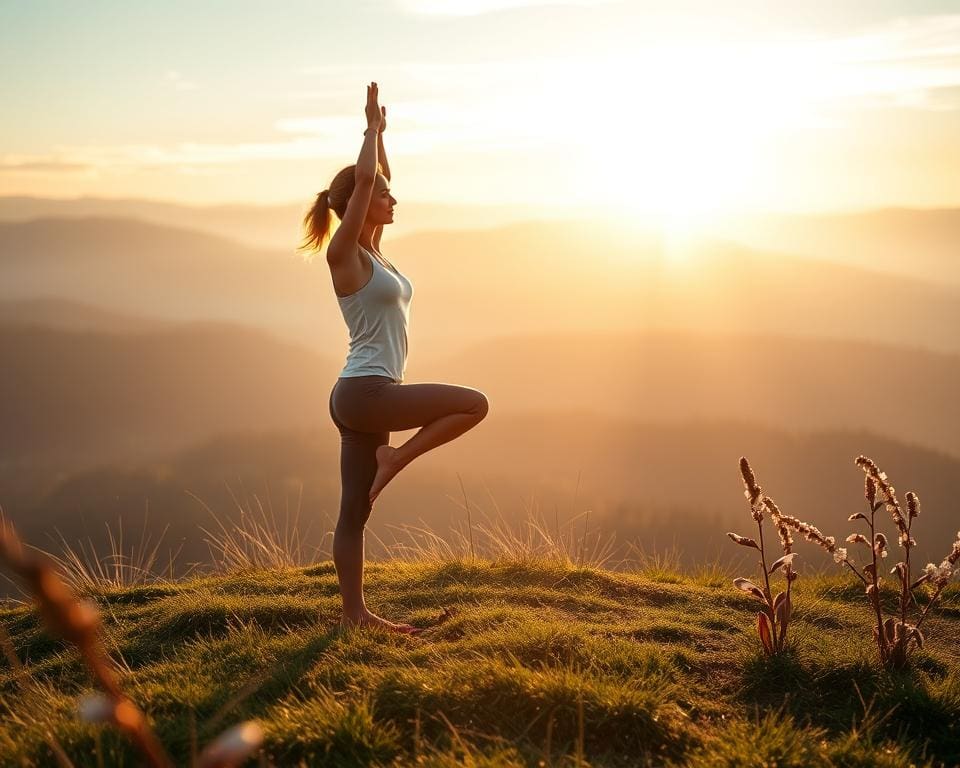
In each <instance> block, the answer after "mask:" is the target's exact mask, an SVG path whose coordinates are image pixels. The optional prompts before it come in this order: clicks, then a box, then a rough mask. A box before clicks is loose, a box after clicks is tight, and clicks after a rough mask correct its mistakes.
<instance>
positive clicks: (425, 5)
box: [397, 0, 616, 16]
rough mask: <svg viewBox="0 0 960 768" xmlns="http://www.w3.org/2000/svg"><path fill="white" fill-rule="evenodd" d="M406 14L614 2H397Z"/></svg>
mask: <svg viewBox="0 0 960 768" xmlns="http://www.w3.org/2000/svg"><path fill="white" fill-rule="evenodd" d="M397 2H398V4H399V6H400V9H401V10H402V11H405V12H406V13H414V14H418V15H428V16H479V15H480V14H484V13H494V12H496V11H507V10H513V9H516V8H532V7H540V6H546V5H573V6H584V7H592V6H599V5H605V4H609V3H611V2H616V0H397Z"/></svg>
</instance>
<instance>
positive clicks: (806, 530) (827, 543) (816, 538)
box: [780, 514, 837, 554]
mask: <svg viewBox="0 0 960 768" xmlns="http://www.w3.org/2000/svg"><path fill="white" fill-rule="evenodd" d="M780 519H781V520H782V521H783V523H784V525H788V526H790V527H791V528H793V529H794V530H795V531H798V532H800V533H802V534H803V535H804V537H805V538H806V539H807V540H808V541H812V542H814V543H815V544H817V545H818V546H820V547H823V549H825V550H827V552H830V553H831V554H833V551H834V550H835V549H836V548H837V542H836V539H834V538H833V536H824V535H823V534H822V533H821V532H820V531H819V530H818V529H817V528H816V526H813V525H811V524H810V523H805V522H803V521H802V520H798V519H797V518H795V517H792V516H790V515H783V514H781V515H780Z"/></svg>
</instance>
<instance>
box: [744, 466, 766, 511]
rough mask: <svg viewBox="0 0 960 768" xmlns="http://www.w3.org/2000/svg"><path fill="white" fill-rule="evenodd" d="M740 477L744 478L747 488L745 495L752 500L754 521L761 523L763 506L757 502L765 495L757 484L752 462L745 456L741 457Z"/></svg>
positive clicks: (751, 506) (751, 508) (751, 507)
mask: <svg viewBox="0 0 960 768" xmlns="http://www.w3.org/2000/svg"><path fill="white" fill-rule="evenodd" d="M740 475H741V476H742V477H743V484H744V485H745V486H746V490H745V491H744V492H743V495H744V496H746V497H747V498H748V499H749V500H750V512H751V514H752V515H753V519H754V520H756V521H757V522H758V523H759V522H760V521H761V520H763V506H762V505H760V504H758V503H757V502H758V501H759V499H760V495H761V494H762V493H763V489H762V488H761V487H760V485H759V484H758V483H757V478H756V475H754V474H753V469H751V467H750V462H749V461H747V458H746V457H745V456H741V457H740Z"/></svg>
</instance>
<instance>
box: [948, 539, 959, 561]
mask: <svg viewBox="0 0 960 768" xmlns="http://www.w3.org/2000/svg"><path fill="white" fill-rule="evenodd" d="M957 560H960V531H957V540H956V541H955V542H953V549H952V550H951V552H950V554H949V555H947V562H948V563H950V565H956V564H957Z"/></svg>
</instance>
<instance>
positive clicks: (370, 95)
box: [366, 83, 387, 133]
mask: <svg viewBox="0 0 960 768" xmlns="http://www.w3.org/2000/svg"><path fill="white" fill-rule="evenodd" d="M378 95H379V91H378V89H377V84H376V83H370V85H368V86H367V106H366V114H367V128H368V129H369V128H375V129H376V130H377V131H378V132H380V133H383V132H384V131H385V130H386V129H387V108H386V107H381V106H380V104H379V103H378V100H377V97H378Z"/></svg>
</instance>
